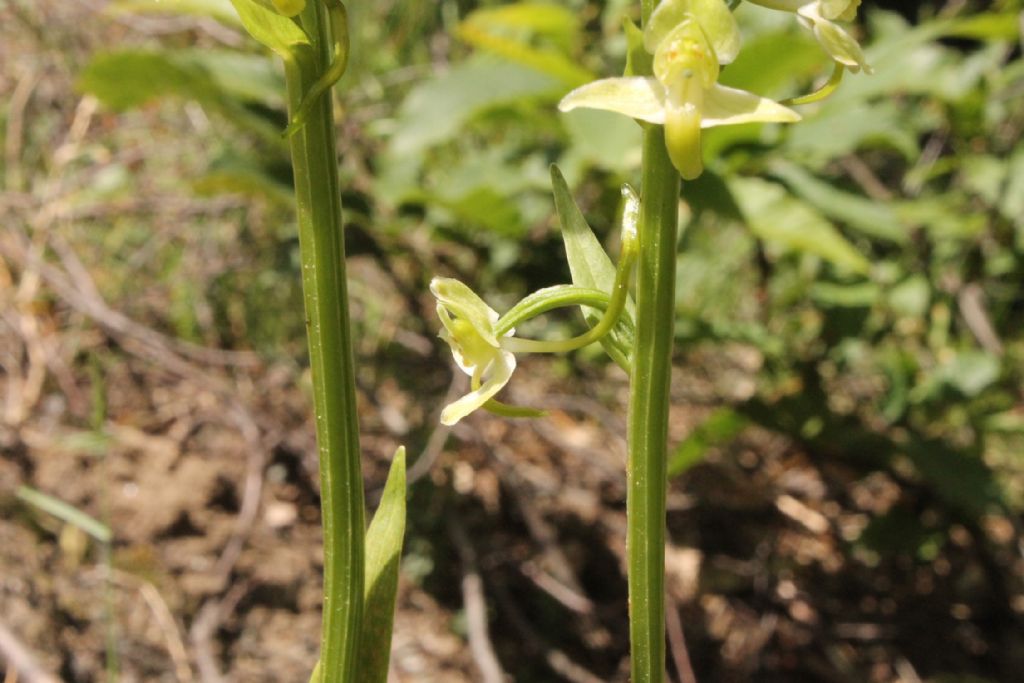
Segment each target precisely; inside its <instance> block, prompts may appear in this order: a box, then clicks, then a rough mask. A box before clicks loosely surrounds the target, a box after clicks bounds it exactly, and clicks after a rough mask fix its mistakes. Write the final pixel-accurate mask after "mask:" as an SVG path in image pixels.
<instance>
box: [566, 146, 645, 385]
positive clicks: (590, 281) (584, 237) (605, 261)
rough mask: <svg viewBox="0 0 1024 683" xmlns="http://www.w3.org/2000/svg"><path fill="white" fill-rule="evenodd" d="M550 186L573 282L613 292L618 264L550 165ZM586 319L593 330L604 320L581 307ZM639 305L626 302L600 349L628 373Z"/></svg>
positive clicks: (629, 300) (602, 341)
mask: <svg viewBox="0 0 1024 683" xmlns="http://www.w3.org/2000/svg"><path fill="white" fill-rule="evenodd" d="M551 185H552V187H553V189H554V194H555V208H556V210H557V211H558V219H559V222H560V223H561V226H562V240H563V241H564V242H565V255H566V258H567V260H568V262H569V272H570V273H571V274H572V281H573V283H575V284H577V285H579V286H580V287H586V288H589V289H596V290H599V291H602V292H610V291H612V288H613V286H614V285H615V265H614V264H613V263H612V260H611V259H610V258H608V254H607V253H605V250H604V247H602V246H601V243H600V242H599V241H598V239H597V236H596V235H594V231H593V230H591V229H590V225H589V224H588V223H587V221H586V219H585V218H584V217H583V213H582V212H581V211H580V209H579V207H578V206H576V202H575V200H573V198H572V193H571V192H570V191H569V185H568V184H567V183H566V182H565V178H564V177H563V176H562V172H561V171H559V170H558V167H557V166H555V165H552V166H551ZM580 309H581V310H582V312H583V319H584V320H585V321H586V322H587V325H589V326H590V327H593V326H594V325H596V324H597V323H598V322H599V321H600V320H601V312H600V311H599V310H596V309H594V308H592V307H590V306H581V307H580ZM634 320H636V304H635V303H633V299H632V298H631V297H630V298H628V299H627V300H626V308H625V311H623V315H622V316H621V317H620V318H619V322H618V323H616V325H615V327H613V328H612V330H611V332H609V333H608V334H606V335H605V336H604V337H602V338H601V346H602V347H604V350H605V351H606V352H607V353H608V355H609V356H610V357H611V359H612V360H614V361H615V362H616V363H617V364H618V365H619V366H620V367H622V369H624V370H626V371H627V372H628V371H629V367H630V354H631V353H632V349H633V340H634V338H635V336H636V327H635V324H634V323H633V321H634Z"/></svg>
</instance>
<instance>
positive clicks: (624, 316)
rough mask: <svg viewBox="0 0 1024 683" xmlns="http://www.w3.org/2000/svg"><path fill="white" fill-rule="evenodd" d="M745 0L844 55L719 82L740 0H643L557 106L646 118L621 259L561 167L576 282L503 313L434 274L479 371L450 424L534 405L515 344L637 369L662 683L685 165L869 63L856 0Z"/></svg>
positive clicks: (634, 642)
mask: <svg viewBox="0 0 1024 683" xmlns="http://www.w3.org/2000/svg"><path fill="white" fill-rule="evenodd" d="M749 1H750V2H751V3H752V4H755V5H761V6H763V7H766V8H769V9H773V10H780V11H785V12H791V13H793V14H794V15H795V16H796V18H797V20H798V21H799V22H800V23H801V24H802V25H803V26H804V27H806V28H808V29H810V30H811V31H812V32H813V33H814V36H815V38H816V40H817V41H818V43H819V44H820V45H821V47H822V48H823V49H824V51H825V52H826V53H827V54H828V56H829V57H830V58H831V60H832V61H833V62H834V64H835V67H834V70H833V75H832V77H831V78H830V79H829V80H828V82H827V83H826V84H825V86H824V87H822V88H821V89H819V90H818V91H816V92H813V93H810V94H809V95H806V96H802V97H797V98H793V99H791V100H788V101H784V102H776V101H773V100H771V99H768V98H765V97H762V96H760V95H757V94H755V93H751V92H746V91H744V90H738V89H736V88H730V87H727V86H724V85H721V84H720V83H719V82H718V80H719V76H720V74H721V71H722V69H723V68H724V67H726V66H727V65H728V64H729V63H731V62H732V61H733V60H734V59H735V58H736V57H737V55H738V54H739V52H740V49H741V38H740V31H739V28H738V25H737V23H736V20H735V18H734V15H733V10H734V9H735V6H736V5H738V4H739V2H738V0H734V2H732V3H729V4H727V3H726V2H725V0H662V1H661V2H660V3H659V4H657V5H656V6H655V2H654V0H641V17H642V26H643V28H642V30H641V29H640V28H638V27H637V26H635V25H634V24H632V23H631V22H628V21H627V22H626V24H625V31H626V38H627V42H628V46H629V50H628V60H627V64H626V71H625V74H624V75H623V76H621V77H613V78H604V79H600V80H597V81H594V82H592V83H587V84H585V85H583V86H581V87H578V88H576V89H575V90H573V91H572V92H570V93H568V94H567V95H566V96H565V97H564V99H562V101H561V103H560V105H559V109H561V110H562V111H570V110H572V109H575V108H578V107H586V108H591V109H601V110H605V111H611V112H615V113H618V114H622V115H624V116H628V117H630V118H632V119H634V120H636V121H637V122H638V123H639V124H640V125H641V126H642V127H643V131H644V139H643V161H642V169H641V181H642V184H641V188H640V189H641V195H640V196H639V197H638V196H637V195H636V193H635V192H634V191H633V190H632V189H630V188H629V187H628V186H627V187H625V188H624V189H623V193H624V198H625V201H624V208H623V212H622V219H621V221H620V225H621V229H622V248H621V253H620V255H619V262H618V264H617V266H613V265H612V262H611V259H610V258H609V257H608V256H607V254H606V253H605V252H604V250H603V248H602V247H601V246H600V244H599V242H598V241H597V238H596V237H595V236H594V235H593V233H592V232H591V231H590V228H589V226H587V224H586V221H585V220H584V218H583V216H582V214H581V213H580V211H579V209H578V208H577V207H576V205H575V204H574V203H573V200H572V198H571V196H570V194H569V189H568V187H567V186H566V184H565V181H564V180H563V179H562V176H561V174H560V173H559V172H558V170H557V168H555V169H553V171H552V180H553V184H554V194H555V203H556V207H557V209H558V214H559V218H560V221H561V224H562V234H563V238H564V240H565V244H566V254H567V257H568V261H569V267H570V271H571V273H572V277H573V284H571V285H569V284H566V285H559V286H556V287H549V288H546V289H542V290H540V291H538V292H534V293H533V294H531V295H529V296H527V297H526V298H525V299H523V301H521V302H520V303H518V304H516V305H515V306H513V307H512V308H511V309H510V310H509V311H508V312H507V313H505V314H504V315H499V314H498V313H497V311H495V310H493V309H492V308H490V307H489V306H488V305H487V304H486V303H485V302H484V301H483V300H482V299H481V298H480V297H479V296H478V295H477V294H475V293H474V292H473V291H472V290H471V289H470V288H469V287H468V286H466V285H465V284H463V283H461V282H458V281H456V280H451V279H447V278H435V279H434V281H433V282H432V283H431V291H432V292H433V294H434V296H435V297H436V298H437V301H438V304H437V312H438V316H439V317H440V319H441V324H442V331H441V338H442V339H443V340H444V341H445V342H447V343H448V344H449V345H450V346H451V349H452V353H453V355H454V357H455V361H456V364H457V365H458V366H459V368H460V369H461V370H462V371H463V372H465V373H466V374H467V375H469V376H470V392H469V393H468V394H466V395H465V396H463V397H461V398H459V399H458V400H456V401H454V402H453V403H451V404H450V405H448V406H446V407H445V408H444V410H443V411H442V413H441V421H442V422H443V423H444V424H454V423H455V422H458V421H459V420H461V419H463V418H464V417H466V416H467V415H468V414H470V413H471V412H473V411H474V410H476V409H479V408H483V409H486V410H489V411H491V412H494V413H497V414H499V415H518V416H525V415H536V414H538V411H532V410H530V409H526V408H516V407H513V406H507V405H505V404H503V403H499V402H498V401H497V400H496V399H495V396H496V395H497V394H498V393H499V392H500V391H501V389H502V388H503V387H504V386H505V385H506V384H507V383H508V382H509V380H510V378H511V376H512V372H513V370H514V369H515V367H516V359H515V354H516V353H534V352H564V351H570V350H573V349H577V348H581V347H582V346H584V345H587V344H591V343H594V342H599V343H601V345H602V346H603V347H604V349H605V351H606V352H607V353H608V355H609V356H610V357H611V358H612V360H614V361H615V362H616V363H618V364H619V365H620V366H622V367H623V369H625V370H626V371H627V372H628V373H629V374H630V400H629V421H628V425H629V434H628V444H629V461H628V464H627V473H626V474H627V508H626V515H627V555H628V567H629V576H628V582H629V605H630V645H631V652H632V661H631V668H632V680H633V681H634V683H660V682H661V681H663V680H664V675H665V674H664V668H665V630H664V629H665V615H664V605H665V593H664V562H665V555H664V545H665V497H666V489H667V481H666V456H667V452H668V447H667V438H668V396H669V391H668V390H669V386H668V382H669V377H670V370H671V356H672V342H673V320H672V315H673V311H674V310H675V287H676V285H675V263H676V253H675V252H676V245H677V239H676V238H677V234H678V225H677V224H678V209H679V190H680V177H681V178H682V179H684V180H693V179H695V178H697V177H698V176H700V175H701V173H702V172H703V170H704V160H703V155H702V150H701V130H702V129H704V128H710V127H713V126H725V125H734V124H741V123H752V122H765V123H793V122H796V121H799V120H800V115H799V114H798V113H797V112H796V111H794V110H793V109H791V108H790V107H791V106H795V105H798V104H806V103H809V102H813V101H815V100H818V99H821V98H823V97H825V96H827V95H828V94H830V93H831V92H832V91H833V90H834V89H835V87H836V86H837V85H838V84H839V81H840V79H841V78H842V75H843V73H844V71H847V70H849V71H852V72H858V71H864V72H868V73H870V71H871V69H870V67H869V66H868V64H867V61H866V59H865V57H864V53H863V51H862V50H861V48H860V45H858V43H857V42H856V40H854V39H853V38H852V37H851V36H850V34H849V33H847V32H846V31H845V30H844V29H843V28H842V27H841V26H840V25H839V24H838V23H837V22H839V21H851V20H853V19H854V17H855V15H856V11H857V8H858V6H859V5H860V0H811V1H808V0H749ZM634 263H635V264H636V266H637V267H636V280H635V284H634V283H633V282H631V280H632V274H633V270H634V268H633V266H634ZM631 289H632V290H633V291H635V302H634V299H633V297H632V296H631V294H630V292H631ZM564 306H579V307H580V309H581V310H582V312H583V316H584V320H585V321H586V323H587V325H588V327H589V330H588V331H587V332H586V333H584V334H582V335H580V336H579V337H575V338H573V339H567V340H557V341H538V340H530V339H521V338H519V337H517V336H516V331H515V326H516V325H519V324H520V323H522V322H524V321H526V320H528V319H530V318H532V317H535V316H537V315H540V314H542V313H545V312H547V311H550V310H552V309H554V308H558V307H564ZM598 311H601V313H600V315H598Z"/></svg>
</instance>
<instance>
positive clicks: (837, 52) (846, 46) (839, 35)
mask: <svg viewBox="0 0 1024 683" xmlns="http://www.w3.org/2000/svg"><path fill="white" fill-rule="evenodd" d="M814 37H815V38H817V39H818V42H819V43H820V44H821V46H822V47H823V48H825V52H827V53H829V55H831V57H832V59H834V60H835V61H837V62H839V63H840V64H844V65H846V66H848V67H849V68H850V71H854V72H856V71H860V70H861V69H864V71H866V72H867V73H871V67H870V66H869V65H868V62H867V58H866V57H865V56H864V51H863V50H862V49H861V47H860V43H858V42H857V41H856V40H854V39H853V37H851V36H850V34H849V33H847V32H846V31H844V30H843V29H842V28H840V27H839V25H838V24H833V23H832V22H831V21H828V20H827V19H819V20H818V21H815V22H814Z"/></svg>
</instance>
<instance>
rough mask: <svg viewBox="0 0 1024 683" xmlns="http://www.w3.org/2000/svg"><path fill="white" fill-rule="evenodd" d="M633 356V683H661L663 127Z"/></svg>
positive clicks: (674, 176) (673, 190)
mask: <svg viewBox="0 0 1024 683" xmlns="http://www.w3.org/2000/svg"><path fill="white" fill-rule="evenodd" d="M643 145H644V146H643V185H642V188H641V192H642V197H643V200H642V203H641V208H640V258H639V261H638V264H637V284H636V316H637V317H636V348H635V350H634V353H633V373H632V376H631V378H630V394H629V464H628V469H627V498H626V519H627V532H626V533H627V536H626V546H627V553H628V556H629V619H630V646H631V650H632V674H633V675H632V681H633V683H661V682H662V681H663V680H664V677H665V492H666V474H665V467H666V464H665V463H666V455H667V452H668V443H667V442H668V406H669V378H670V377H671V371H672V339H673V327H674V326H673V317H674V313H675V288H676V231H677V223H678V211H679V174H678V173H677V172H676V170H675V168H674V167H673V166H672V162H671V161H670V160H669V157H668V153H667V152H666V150H665V137H664V134H663V131H662V129H661V128H660V127H650V128H648V129H647V130H646V131H645V132H644V143H643Z"/></svg>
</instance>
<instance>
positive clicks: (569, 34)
mask: <svg viewBox="0 0 1024 683" xmlns="http://www.w3.org/2000/svg"><path fill="white" fill-rule="evenodd" d="M466 23H473V24H477V25H478V26H482V27H485V28H487V29H489V30H493V29H496V28H505V29H508V28H518V29H528V30H530V31H532V32H534V33H538V34H541V35H545V36H549V37H551V38H554V39H558V40H560V41H561V42H563V43H566V44H568V43H569V42H571V41H573V40H575V39H577V38H578V37H579V34H580V21H579V19H578V17H577V15H576V13H574V12H573V11H572V10H570V9H568V8H566V7H562V6H561V5H558V4H555V3H550V2H517V3H514V4H511V5H500V6H498V7H481V8H479V9H476V10H474V11H473V12H471V13H470V14H469V16H467V17H466Z"/></svg>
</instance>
